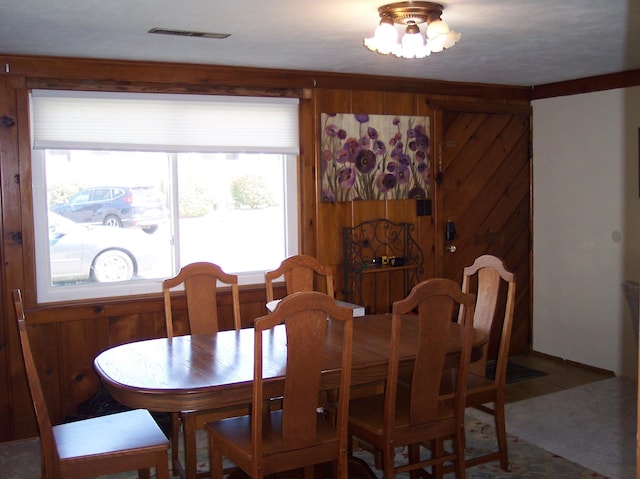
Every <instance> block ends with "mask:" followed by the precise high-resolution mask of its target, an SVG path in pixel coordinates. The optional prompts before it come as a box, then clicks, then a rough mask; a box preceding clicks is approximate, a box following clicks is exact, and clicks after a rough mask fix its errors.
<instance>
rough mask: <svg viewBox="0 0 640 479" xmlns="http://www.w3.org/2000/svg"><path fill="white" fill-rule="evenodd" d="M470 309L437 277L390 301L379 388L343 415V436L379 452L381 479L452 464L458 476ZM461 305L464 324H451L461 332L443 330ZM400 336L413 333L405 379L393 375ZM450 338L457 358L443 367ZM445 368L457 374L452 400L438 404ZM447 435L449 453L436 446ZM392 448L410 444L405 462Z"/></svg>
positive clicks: (466, 299)
mask: <svg viewBox="0 0 640 479" xmlns="http://www.w3.org/2000/svg"><path fill="white" fill-rule="evenodd" d="M474 304H475V296H474V295H472V294H464V293H462V291H461V290H460V287H459V286H458V285H457V284H456V283H454V282H453V281H451V280H449V279H443V278H433V279H429V280H426V281H422V282H421V283H418V284H417V285H416V286H414V288H413V289H412V290H411V292H410V293H409V295H408V296H407V297H406V298H404V299H402V300H400V301H396V302H394V303H393V308H392V324H391V340H390V357H389V368H388V373H387V380H386V386H385V391H384V393H383V394H381V395H378V396H371V397H361V398H356V399H354V400H353V401H352V403H351V406H350V413H349V430H350V433H351V434H352V435H353V436H355V437H357V438H359V439H361V440H363V441H364V442H365V443H367V444H370V445H372V446H373V447H374V448H376V449H378V450H379V451H380V452H381V456H382V465H383V468H384V477H396V476H397V474H399V473H402V472H409V471H416V472H418V473H419V472H421V470H422V469H424V468H426V467H428V466H433V467H435V468H436V470H438V469H437V468H441V467H444V464H445V463H448V462H453V463H454V465H455V466H454V467H455V471H456V477H458V478H459V479H460V478H464V435H463V431H464V410H465V394H466V385H467V376H468V368H469V361H470V358H471V345H472V338H473V329H472V327H471V318H472V317H473V310H474ZM462 306H463V307H464V316H465V319H466V320H467V321H466V322H465V323H463V325H462V327H461V328H458V327H457V326H455V327H456V328H457V329H458V330H459V333H460V334H459V336H456V334H457V333H456V332H454V331H450V329H451V328H453V327H454V326H453V325H454V324H455V323H454V322H452V318H453V317H455V314H456V313H457V310H458V309H460V308H461V307H462ZM416 316H417V318H416ZM409 318H411V319H409ZM416 319H417V327H415V328H413V329H412V328H409V327H407V328H403V327H402V325H403V323H404V322H405V321H410V320H411V321H415V320H416ZM403 334H404V335H409V334H411V335H413V336H416V337H417V338H418V348H417V350H416V356H415V361H414V364H413V370H412V372H411V375H410V376H407V375H406V374H404V375H403V376H402V377H400V374H399V372H400V362H401V360H402V354H401V353H402V351H403V347H404V345H405V344H406V341H405V340H404V339H403ZM452 335H453V337H454V338H456V340H457V341H458V346H459V348H457V349H458V350H459V354H457V360H454V362H453V363H450V362H449V361H450V360H447V358H448V356H449V353H451V351H449V347H450V346H449V345H450V344H451V343H450V339H451V337H452ZM404 337H406V336H404ZM451 368H453V370H455V371H456V373H457V374H455V378H456V379H455V395H454V396H453V397H452V398H451V401H444V400H443V398H442V397H441V396H440V392H439V390H440V384H441V382H442V379H443V377H444V375H445V372H446V371H449V370H450V369H451ZM448 438H453V443H452V452H445V451H444V449H443V448H442V444H443V441H444V439H448ZM421 444H429V445H431V446H432V448H433V449H432V454H431V457H430V458H429V459H426V460H425V459H422V458H421V457H420V453H419V452H420V445H421ZM399 446H409V455H408V462H406V463H402V464H396V463H395V448H396V447H399ZM422 472H424V471H422ZM412 476H413V473H412ZM434 477H438V476H437V475H436V476H434Z"/></svg>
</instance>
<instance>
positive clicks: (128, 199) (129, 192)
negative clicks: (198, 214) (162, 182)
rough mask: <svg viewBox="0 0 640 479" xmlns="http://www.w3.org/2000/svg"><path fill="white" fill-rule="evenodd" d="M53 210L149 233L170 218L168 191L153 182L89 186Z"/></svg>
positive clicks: (80, 220) (75, 218)
mask: <svg viewBox="0 0 640 479" xmlns="http://www.w3.org/2000/svg"><path fill="white" fill-rule="evenodd" d="M51 211H53V212H54V213H58V214H59V215H61V216H64V217H66V218H69V219H70V220H72V221H74V222H76V223H87V224H95V225H106V226H115V227H120V228H130V227H136V228H142V229H143V230H144V231H145V232H147V233H155V231H156V230H157V229H158V225H159V224H160V223H163V222H165V221H167V219H168V214H167V206H166V203H165V199H164V195H163V194H162V193H161V192H160V191H159V190H158V189H156V188H154V187H152V186H132V187H128V186H99V187H94V188H86V189H84V190H80V191H79V192H77V193H76V194H75V195H73V196H72V197H71V198H70V199H69V201H68V202H67V203H63V204H57V205H53V206H52V207H51Z"/></svg>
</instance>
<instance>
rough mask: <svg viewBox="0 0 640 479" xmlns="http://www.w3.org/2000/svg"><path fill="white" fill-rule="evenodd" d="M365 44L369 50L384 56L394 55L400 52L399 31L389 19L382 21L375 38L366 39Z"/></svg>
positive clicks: (374, 35)
mask: <svg viewBox="0 0 640 479" xmlns="http://www.w3.org/2000/svg"><path fill="white" fill-rule="evenodd" d="M364 44H365V46H366V47H367V48H368V49H369V50H373V51H377V52H379V53H382V54H385V55H386V54H388V53H394V52H396V51H397V50H398V48H399V44H398V31H397V30H396V28H395V27H394V25H393V22H392V21H391V20H388V19H384V18H383V19H382V20H380V25H378V27H377V28H376V31H375V33H374V34H373V37H370V38H365V39H364Z"/></svg>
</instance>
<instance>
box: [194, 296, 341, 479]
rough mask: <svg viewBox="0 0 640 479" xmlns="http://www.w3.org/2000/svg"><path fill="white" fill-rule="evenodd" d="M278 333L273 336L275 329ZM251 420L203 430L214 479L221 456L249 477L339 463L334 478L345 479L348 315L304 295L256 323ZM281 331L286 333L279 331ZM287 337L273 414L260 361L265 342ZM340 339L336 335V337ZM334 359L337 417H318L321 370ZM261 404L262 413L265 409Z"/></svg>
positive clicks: (327, 298)
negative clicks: (330, 340) (329, 344)
mask: <svg viewBox="0 0 640 479" xmlns="http://www.w3.org/2000/svg"><path fill="white" fill-rule="evenodd" d="M276 327H278V328H279V329H278V331H276V330H275V329H274V328H276ZM254 328H255V342H254V351H255V352H254V354H255V356H254V358H255V360H254V365H255V368H254V382H253V402H252V413H251V415H250V416H248V417H245V418H236V419H228V420H223V421H219V422H215V423H208V424H207V429H208V430H209V437H210V443H209V444H210V448H211V460H212V472H214V473H215V475H212V477H222V456H225V457H228V458H229V459H230V460H231V461H232V462H233V463H234V464H235V465H237V466H238V467H240V468H241V469H242V470H243V471H245V472H246V473H247V474H249V475H250V476H251V477H252V478H256V479H257V478H262V477H263V476H264V475H268V474H272V473H277V472H282V471H288V470H293V469H297V468H305V470H306V472H307V474H309V475H311V473H310V470H311V469H312V468H311V466H312V465H314V464H320V463H325V462H334V461H337V469H338V477H341V478H343V479H347V451H348V449H349V447H348V443H347V417H348V406H349V391H350V381H351V350H352V338H353V314H352V311H351V309H350V308H343V307H340V306H338V305H337V304H336V303H335V301H334V299H333V298H331V297H330V296H328V295H326V294H323V293H319V292H314V291H311V292H310V291H304V292H298V293H293V294H292V295H289V296H287V297H286V298H284V299H283V300H282V301H280V303H279V304H278V306H277V307H276V309H275V310H274V312H273V313H271V314H268V315H266V316H263V317H260V318H258V319H256V320H255V323H254ZM282 328H284V332H283V331H282ZM274 334H286V344H287V348H286V370H285V372H284V374H285V379H284V386H283V389H278V391H277V394H276V396H273V397H279V396H280V395H282V397H283V400H282V409H279V410H275V411H274V410H271V409H270V408H269V406H268V401H266V400H268V399H272V395H273V393H270V392H269V391H270V390H271V389H270V387H271V384H270V381H269V380H268V379H266V378H265V376H266V375H271V374H273V371H270V370H269V365H268V364H265V363H264V362H263V348H267V347H270V344H271V341H270V339H269V338H270V337H271V336H272V335H274ZM336 334H340V335H342V341H341V342H339V343H340V344H341V346H342V347H341V348H340V349H339V350H328V349H327V348H326V345H325V343H326V338H327V337H328V336H329V335H336ZM338 337H340V336H338ZM327 358H329V359H333V358H335V365H334V366H335V369H336V370H337V371H339V374H338V376H339V378H338V379H337V380H336V383H335V385H334V384H333V383H331V385H330V387H331V388H335V387H336V386H337V387H338V399H337V406H336V407H335V411H336V414H335V418H333V415H325V414H322V413H319V412H318V407H319V398H320V397H322V395H321V394H320V393H321V391H322V389H323V381H322V377H323V367H324V365H326V364H327ZM265 405H266V409H265Z"/></svg>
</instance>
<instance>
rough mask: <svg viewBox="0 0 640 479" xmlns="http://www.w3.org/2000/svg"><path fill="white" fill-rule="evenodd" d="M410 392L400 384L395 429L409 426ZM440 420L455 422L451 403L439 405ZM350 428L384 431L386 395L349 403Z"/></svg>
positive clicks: (445, 402) (374, 431) (380, 432)
mask: <svg viewBox="0 0 640 479" xmlns="http://www.w3.org/2000/svg"><path fill="white" fill-rule="evenodd" d="M409 393H410V390H409V388H408V387H406V385H403V384H402V383H399V384H398V389H397V398H396V416H395V428H396V429H401V428H402V427H406V426H408V425H409V403H410V400H409V398H410V396H409ZM438 418H439V419H442V420H443V421H444V420H447V419H451V420H453V408H452V405H451V403H450V402H449V401H441V402H440V403H439V409H438ZM349 427H350V428H352V429H354V428H358V429H365V430H368V431H369V432H371V433H373V434H377V435H382V433H383V430H384V394H378V395H376V396H370V397H362V398H357V399H354V400H352V401H350V402H349Z"/></svg>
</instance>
